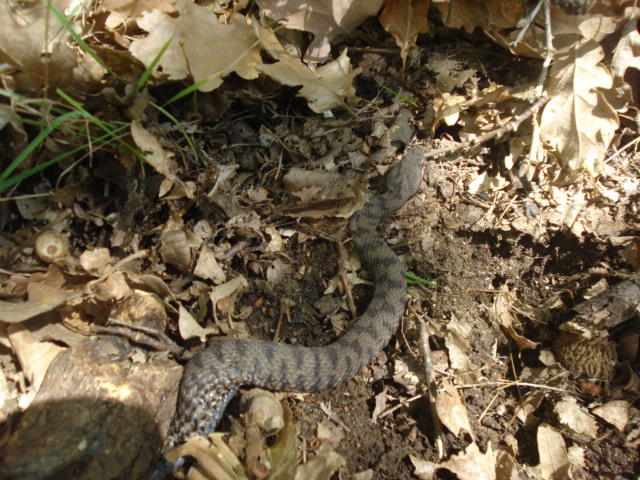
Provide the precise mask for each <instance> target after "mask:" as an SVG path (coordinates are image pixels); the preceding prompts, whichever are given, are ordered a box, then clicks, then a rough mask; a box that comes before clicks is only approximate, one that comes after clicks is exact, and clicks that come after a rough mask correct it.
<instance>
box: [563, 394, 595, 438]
mask: <svg viewBox="0 0 640 480" xmlns="http://www.w3.org/2000/svg"><path fill="white" fill-rule="evenodd" d="M553 410H554V411H555V413H556V415H557V416H558V421H559V422H560V423H561V424H562V425H564V426H565V427H566V428H568V429H569V430H570V431H572V432H574V433H578V434H580V435H586V436H588V437H590V438H592V439H594V438H596V435H597V434H598V424H597V423H596V421H595V419H594V418H593V417H592V416H591V415H589V414H588V413H587V412H586V409H584V408H583V407H581V406H580V405H578V402H577V401H576V399H575V398H573V397H569V396H564V397H563V398H562V400H560V401H558V402H557V403H556V404H555V405H554V407H553Z"/></svg>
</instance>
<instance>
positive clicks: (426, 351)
mask: <svg viewBox="0 0 640 480" xmlns="http://www.w3.org/2000/svg"><path fill="white" fill-rule="evenodd" d="M422 317H424V315H422ZM418 329H419V332H420V350H421V351H422V358H423V359H424V375H425V377H426V379H427V390H428V391H429V395H427V400H428V402H429V411H430V412H431V420H432V421H433V430H434V431H433V434H434V435H433V436H434V438H435V440H436V445H437V447H438V456H439V458H444V448H443V438H442V425H441V424H440V417H438V411H437V410H436V401H435V399H436V395H437V394H438V392H437V389H436V383H435V382H434V380H433V376H432V375H431V372H432V371H433V366H432V365H431V349H430V348H429V332H427V326H426V325H425V323H424V321H420V322H418Z"/></svg>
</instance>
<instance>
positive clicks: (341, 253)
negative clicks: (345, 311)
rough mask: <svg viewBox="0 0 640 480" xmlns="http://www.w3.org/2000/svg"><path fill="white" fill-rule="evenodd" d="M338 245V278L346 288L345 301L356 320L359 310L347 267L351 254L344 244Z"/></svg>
mask: <svg viewBox="0 0 640 480" xmlns="http://www.w3.org/2000/svg"><path fill="white" fill-rule="evenodd" d="M337 245H338V276H339V277H340V282H341V283H342V286H343V288H344V292H345V300H346V302H347V306H348V307H349V311H350V312H351V317H352V318H356V317H357V316H358V310H357V309H356V303H355V302H354V301H353V294H352V292H351V284H350V283H349V280H348V279H347V270H346V268H345V265H346V264H347V262H348V261H349V253H348V252H347V248H346V247H345V246H344V244H343V243H341V242H337Z"/></svg>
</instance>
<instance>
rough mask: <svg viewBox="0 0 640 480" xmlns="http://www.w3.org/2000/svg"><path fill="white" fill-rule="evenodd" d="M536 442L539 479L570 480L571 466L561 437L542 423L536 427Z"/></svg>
mask: <svg viewBox="0 0 640 480" xmlns="http://www.w3.org/2000/svg"><path fill="white" fill-rule="evenodd" d="M537 441H538V455H539V457H540V464H539V465H538V467H537V470H538V472H539V474H540V478H554V479H563V478H572V477H571V475H570V469H571V464H570V463H569V456H568V455H567V447H566V445H565V442H564V439H563V438H562V435H560V433H559V432H558V431H557V430H556V429H555V428H553V427H552V426H551V425H548V424H546V423H542V424H540V426H539V427H538V432H537Z"/></svg>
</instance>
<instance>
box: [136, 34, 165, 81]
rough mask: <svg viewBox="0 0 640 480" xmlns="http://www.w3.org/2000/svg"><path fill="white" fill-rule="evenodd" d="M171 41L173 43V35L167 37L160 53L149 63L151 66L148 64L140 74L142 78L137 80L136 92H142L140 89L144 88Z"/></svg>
mask: <svg viewBox="0 0 640 480" xmlns="http://www.w3.org/2000/svg"><path fill="white" fill-rule="evenodd" d="M172 41H173V35H171V37H169V40H167V43H165V44H164V45H163V46H162V48H161V49H160V51H159V52H158V53H157V54H156V56H155V57H154V58H153V61H152V62H151V64H149V66H148V67H147V69H146V70H145V71H144V72H143V73H142V76H141V77H140V78H139V79H138V82H137V83H136V92H139V91H140V90H142V87H144V85H145V83H147V80H148V79H149V77H150V76H151V74H152V73H153V71H154V70H155V68H156V66H157V65H158V63H160V59H161V58H162V56H163V55H164V52H166V51H167V48H169V44H171V42H172Z"/></svg>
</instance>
